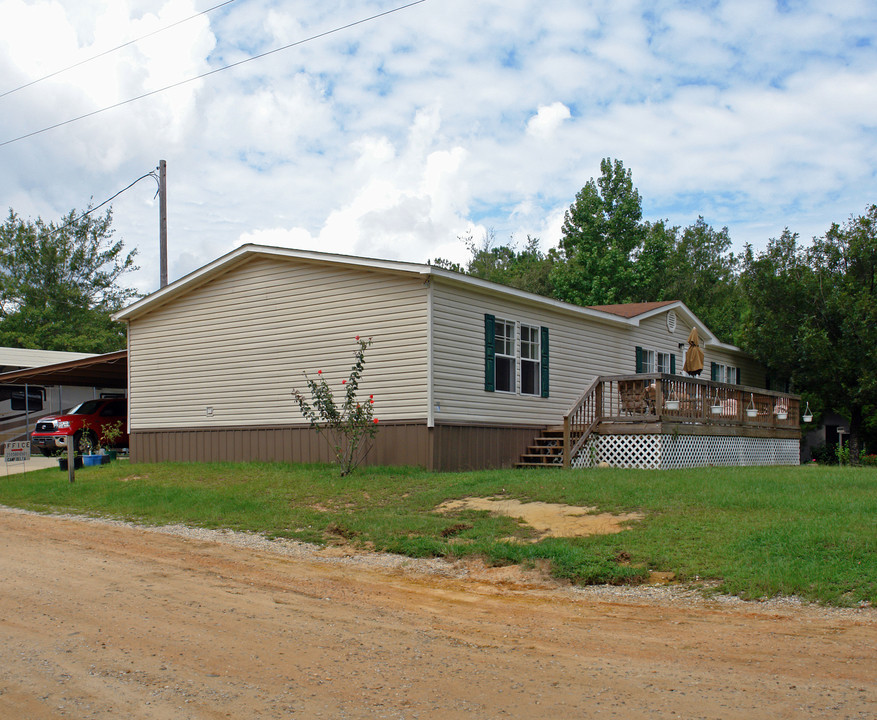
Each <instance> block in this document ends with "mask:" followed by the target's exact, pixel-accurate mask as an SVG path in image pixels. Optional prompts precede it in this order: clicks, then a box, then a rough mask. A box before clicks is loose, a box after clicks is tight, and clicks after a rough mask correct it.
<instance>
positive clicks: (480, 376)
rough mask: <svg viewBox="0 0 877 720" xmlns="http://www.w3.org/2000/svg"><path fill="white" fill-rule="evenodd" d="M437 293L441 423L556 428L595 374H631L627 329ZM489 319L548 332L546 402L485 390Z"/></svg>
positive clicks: (461, 293)
mask: <svg viewBox="0 0 877 720" xmlns="http://www.w3.org/2000/svg"><path fill="white" fill-rule="evenodd" d="M433 292H434V297H433V333H434V356H433V364H434V378H435V380H434V402H435V403H436V404H438V405H440V407H441V411H439V412H436V413H435V421H436V423H443V422H473V423H491V424H496V425H509V424H531V425H533V424H541V425H545V424H554V423H558V422H560V421H561V420H562V418H563V415H564V414H565V413H566V411H567V410H568V409H569V407H570V406H571V405H572V404H573V403H574V402H575V401H576V400H577V399H578V398H579V396H580V395H581V393H582V392H584V390H585V389H586V388H587V387H588V385H589V384H590V383H591V381H592V380H593V379H594V378H595V377H596V376H597V375H610V374H618V373H619V372H633V369H632V366H633V353H634V351H633V347H634V343H633V341H632V335H631V334H630V333H629V332H628V331H626V330H625V329H624V328H618V327H613V326H611V325H608V324H604V323H601V322H599V321H596V320H595V321H592V322H589V321H586V320H582V319H581V318H578V317H575V316H573V315H570V314H567V313H564V312H562V311H560V310H554V309H553V308H545V307H540V306H538V305H536V304H532V305H531V304H528V303H524V302H516V301H515V300H513V299H505V298H501V297H499V296H497V295H493V294H490V293H480V292H477V291H474V290H473V289H470V288H464V287H459V286H451V285H449V284H445V283H435V285H434V290H433ZM485 313H489V314H491V315H495V316H496V317H497V319H503V320H511V321H519V322H521V323H523V324H526V325H534V326H546V327H548V328H549V373H550V382H549V390H550V393H549V397H548V398H542V397H533V396H530V395H518V394H510V393H503V392H486V391H485V390H484V314H485ZM628 355H629V356H630V361H629V362H627V363H626V364H624V361H625V358H626V356H628ZM622 365H623V367H622Z"/></svg>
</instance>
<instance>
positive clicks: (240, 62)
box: [0, 0, 426, 147]
mask: <svg viewBox="0 0 877 720" xmlns="http://www.w3.org/2000/svg"><path fill="white" fill-rule="evenodd" d="M425 2H426V0H414V2H410V3H408V4H406V5H400V6H399V7H396V8H393V9H391V10H385V11H384V12H382V13H378V14H377V15H372V16H370V17H367V18H363V19H362V20H356V21H354V22H352V23H348V24H347V25H342V26H340V27H337V28H334V29H332V30H326V31H325V32H321V33H318V34H316V35H311V36H310V37H307V38H305V39H303V40H297V41H295V42H293V43H289V44H288V45H284V46H282V47H279V48H274V49H273V50H268V51H267V52H263V53H260V54H259V55H253V56H252V57H248V58H244V59H243V60H238V61H237V62H234V63H231V64H229V65H225V66H223V67H220V68H216V69H214V70H209V71H208V72H206V73H202V74H201V75H196V76H195V77H190V78H187V79H186V80H180V81H179V82H175V83H173V84H171V85H166V86H165V87H163V88H158V89H157V90H151V91H149V92H147V93H143V94H142V95H138V96H137V97H133V98H129V99H127V100H122V101H121V102H117V103H115V104H114V105H108V106H107V107H104V108H101V109H100V110H92V111H91V112H89V113H85V114H84V115H79V116H78V117H75V118H70V119H69V120H64V121H63V122H59V123H55V124H54V125H49V126H48V127H44V128H42V129H41V130H34V131H33V132H29V133H27V134H25V135H19V136H18V137H16V138H12V139H11V140H4V141H3V142H0V147H4V146H6V145H11V144H12V143H15V142H18V141H20V140H25V139H27V138H30V137H33V136H34V135H40V134H41V133H44V132H48V131H49V130H55V129H56V128H59V127H63V126H64V125H69V124H70V123H74V122H77V121H79V120H84V119H85V118H90V117H93V116H94V115H99V114H101V113H104V112H106V111H107V110H114V109H115V108H117V107H122V106H123V105H128V104H129V103H132V102H136V101H137V100H143V99H144V98H148V97H152V96H153V95H158V94H159V93H163V92H165V91H166V90H172V89H173V88H177V87H180V86H181V85H185V84H187V83H190V82H194V81H195V80H201V79H203V78H206V77H209V76H210V75H215V74H216V73H220V72H222V71H224V70H229V69H231V68H234V67H238V66H239V65H244V64H245V63H248V62H252V61H253V60H260V59H261V58H263V57H267V56H268V55H273V54H274V53H279V52H282V51H284V50H289V49H290V48H293V47H296V46H298V45H304V44H305V43H308V42H311V41H313V40H318V39H320V38H323V37H326V36H327V35H333V34H334V33H338V32H341V31H342V30H348V29H349V28H352V27H356V26H357V25H362V24H363V23H367V22H370V21H372V20H377V19H378V18H381V17H384V16H386V15H392V14H393V13H397V12H399V11H400V10H406V9H407V8H410V7H413V6H415V5H420V4H421V3H425Z"/></svg>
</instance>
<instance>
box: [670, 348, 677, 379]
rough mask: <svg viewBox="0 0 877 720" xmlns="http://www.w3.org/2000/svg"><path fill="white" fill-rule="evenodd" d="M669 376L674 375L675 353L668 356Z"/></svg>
mask: <svg viewBox="0 0 877 720" xmlns="http://www.w3.org/2000/svg"><path fill="white" fill-rule="evenodd" d="M670 374H671V375H675V374H676V353H672V354H671V355H670Z"/></svg>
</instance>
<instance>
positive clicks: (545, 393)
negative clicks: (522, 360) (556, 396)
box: [540, 325, 548, 398]
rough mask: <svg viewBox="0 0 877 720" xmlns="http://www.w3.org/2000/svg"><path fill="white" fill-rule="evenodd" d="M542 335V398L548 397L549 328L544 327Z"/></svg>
mask: <svg viewBox="0 0 877 720" xmlns="http://www.w3.org/2000/svg"><path fill="white" fill-rule="evenodd" d="M540 332H541V335H542V368H541V372H542V393H541V394H542V397H544V398H547V397H548V328H547V327H545V326H544V325H543V326H542V328H541V330H540Z"/></svg>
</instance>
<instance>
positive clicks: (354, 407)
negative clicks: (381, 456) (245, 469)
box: [292, 335, 378, 477]
mask: <svg viewBox="0 0 877 720" xmlns="http://www.w3.org/2000/svg"><path fill="white" fill-rule="evenodd" d="M356 342H357V345H358V347H357V349H356V351H355V352H354V354H353V357H354V361H355V362H354V364H353V367H352V368H351V370H350V375H349V377H348V378H347V379H346V380H342V381H341V385H342V387H343V388H344V391H345V392H344V401H343V402H342V403H341V404H340V405H339V404H338V403H336V402H335V397H334V396H333V394H332V389H331V388H330V387H329V384H328V383H327V382H326V379H325V378H324V377H323V371H322V370H317V375H318V379H317V380H312V379H311V378H309V377H308V374H307V373H305V374H304V375H305V380H306V381H307V384H308V389H309V390H310V395H311V400H310V402H308V401H307V400H306V399H305V397H304V395H303V394H302V393H301V392H299V391H298V390H296V389H293V391H292V396H293V398H295V401H296V403H298V407H299V410H301V414H302V415H304V417H305V418H306V419H307V420H308V422H310V424H311V427H312V428H313V429H314V430H315V431H316V432H317V434H318V435H322V436H323V437H324V438H326V442H328V443H329V447H330V448H331V449H332V452H333V453H334V455H335V461H336V462H337V463H338V465H339V466H340V467H341V475H342V477H343V476H344V475H347V474H348V473H349V472H350V471H351V470H353V469H354V468H355V467H356V466H357V465H359V463H361V462H362V461H363V459H365V456H366V455H367V454H368V451H369V450H370V449H371V445H372V441H373V440H374V437H375V435H376V434H377V432H378V428H377V424H378V419H377V418H376V417H373V412H374V402H375V401H374V395H369V401H368V402H367V403H359V402H357V401H356V392H357V390H358V389H359V383H360V382H361V381H362V373H363V367H364V365H365V360H364V355H365V350H366V348H367V347H369V346H370V345H371V344H372V340H371V338H369V339H368V340H361V339H360V338H359V335H357V336H356Z"/></svg>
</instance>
